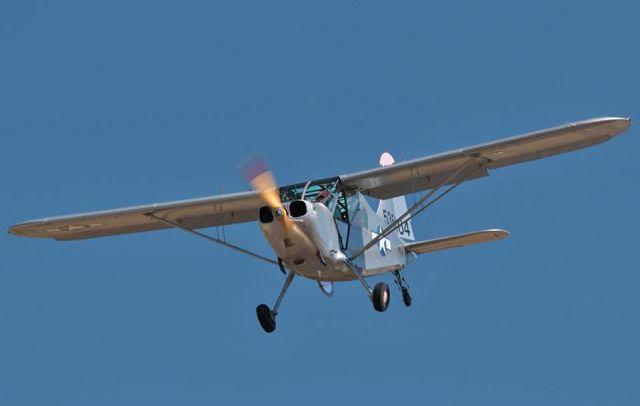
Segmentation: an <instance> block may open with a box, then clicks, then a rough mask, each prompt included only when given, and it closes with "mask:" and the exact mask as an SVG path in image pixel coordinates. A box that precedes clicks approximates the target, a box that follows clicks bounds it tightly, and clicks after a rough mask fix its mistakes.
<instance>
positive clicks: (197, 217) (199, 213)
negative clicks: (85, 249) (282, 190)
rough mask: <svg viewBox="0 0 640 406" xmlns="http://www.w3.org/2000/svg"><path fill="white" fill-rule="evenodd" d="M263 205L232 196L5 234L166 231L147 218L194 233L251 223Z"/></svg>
mask: <svg viewBox="0 0 640 406" xmlns="http://www.w3.org/2000/svg"><path fill="white" fill-rule="evenodd" d="M263 205H264V203H263V202H262V200H261V199H260V196H259V195H258V194H257V193H255V192H245V193H235V194H230V195H223V196H211V197H203V198H199V199H190V200H181V201H176V202H169V203H159V204H150V205H145V206H137V207H129V208H124V209H116V210H106V211H100V212H93V213H86V214H76V215H72V216H62V217H52V218H45V219H41V220H32V221H28V222H26V223H22V224H18V225H15V226H13V227H11V228H10V229H9V232H10V233H12V234H15V235H20V236H24V237H36V238H52V239H56V240H79V239H85V238H95V237H104V236H109V235H117V234H126V233H135V232H141V231H152V230H160V229H163V228H168V227H170V226H169V225H167V224H165V223H163V222H161V221H158V220H157V219H154V218H152V217H150V216H148V214H153V215H154V216H156V217H160V218H163V219H166V220H169V221H172V222H177V223H179V224H181V225H182V226H184V227H186V228H189V229H197V228H203V227H213V226H219V225H226V224H235V223H241V222H245V221H254V220H256V219H257V218H258V210H259V208H260V207H261V206H263Z"/></svg>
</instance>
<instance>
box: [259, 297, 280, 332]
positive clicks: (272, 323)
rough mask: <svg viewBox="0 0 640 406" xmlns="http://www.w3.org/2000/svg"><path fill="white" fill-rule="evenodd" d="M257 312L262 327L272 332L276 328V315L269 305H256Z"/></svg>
mask: <svg viewBox="0 0 640 406" xmlns="http://www.w3.org/2000/svg"><path fill="white" fill-rule="evenodd" d="M256 314H257V315H258V321H259V322H260V325H261V326H262V329H263V330H264V331H265V332H267V333H272V332H273V330H275V329H276V316H275V315H274V314H273V312H272V311H271V309H270V308H269V306H267V305H266V304H261V305H259V306H258V307H256Z"/></svg>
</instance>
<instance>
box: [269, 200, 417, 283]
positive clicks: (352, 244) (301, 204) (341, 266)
mask: <svg viewBox="0 0 640 406" xmlns="http://www.w3.org/2000/svg"><path fill="white" fill-rule="evenodd" d="M354 197H355V198H356V199H358V200H360V204H358V205H357V209H356V210H354V213H350V215H351V218H350V221H349V222H348V223H344V222H341V220H336V218H335V216H334V212H332V211H331V210H330V209H329V208H328V207H327V206H326V205H325V204H323V203H319V202H311V201H308V200H295V201H292V202H287V203H284V205H283V207H282V209H284V210H278V209H273V208H269V207H264V208H263V209H262V210H263V213H264V214H265V215H264V216H261V221H260V229H261V230H262V232H263V234H264V236H265V238H266V239H267V241H268V243H269V245H270V246H271V248H272V249H273V250H274V251H275V253H276V255H277V256H278V257H279V258H280V259H281V260H282V261H283V263H284V264H285V267H286V268H288V269H290V270H292V271H294V272H295V273H296V274H299V275H301V276H304V277H307V278H310V279H314V280H318V281H348V280H354V279H356V275H355V273H354V272H353V268H352V267H356V268H357V269H358V271H359V272H360V273H361V274H362V275H363V276H371V275H376V274H379V273H383V272H388V271H392V270H395V269H400V268H402V267H404V265H405V264H406V258H405V252H404V248H403V246H404V244H403V243H402V242H401V240H400V239H399V238H397V236H396V235H397V233H392V234H390V235H389V237H388V238H385V239H383V240H382V241H381V243H380V244H379V245H378V248H376V247H372V248H371V249H370V250H368V251H367V252H366V253H365V255H363V256H362V257H361V258H359V259H358V260H356V261H353V262H352V261H349V259H348V257H349V254H350V253H351V252H354V251H355V250H357V249H358V248H360V247H362V246H363V245H364V244H366V243H367V242H368V241H370V240H371V239H372V238H374V237H375V235H376V231H375V230H378V231H379V230H380V229H381V228H382V227H383V225H384V219H382V218H380V216H378V215H377V214H376V213H375V212H373V210H371V208H370V207H369V205H368V204H366V202H365V201H364V197H363V196H354ZM265 210H270V213H271V215H269V213H265V212H264V211H265ZM283 216H287V218H286V219H284V218H283ZM339 223H340V226H341V227H340V228H343V229H348V230H347V231H346V232H345V231H344V230H343V231H342V233H341V231H340V229H339V226H338V224H339ZM369 227H373V230H374V231H372V230H370V228H369Z"/></svg>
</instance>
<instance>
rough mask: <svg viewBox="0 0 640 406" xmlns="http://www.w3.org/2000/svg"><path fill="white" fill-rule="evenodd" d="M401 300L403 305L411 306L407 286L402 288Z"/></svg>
mask: <svg viewBox="0 0 640 406" xmlns="http://www.w3.org/2000/svg"><path fill="white" fill-rule="evenodd" d="M402 301H403V302H404V305H405V306H407V307H409V306H411V295H410V294H409V289H407V288H402Z"/></svg>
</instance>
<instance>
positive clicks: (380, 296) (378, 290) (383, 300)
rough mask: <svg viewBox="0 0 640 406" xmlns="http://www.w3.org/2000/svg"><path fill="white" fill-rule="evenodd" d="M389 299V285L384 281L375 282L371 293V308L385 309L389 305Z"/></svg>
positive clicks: (380, 310) (381, 310)
mask: <svg viewBox="0 0 640 406" xmlns="http://www.w3.org/2000/svg"><path fill="white" fill-rule="evenodd" d="M389 299H391V294H390V293H389V285H387V284H386V283H384V282H378V283H376V286H374V287H373V293H372V294H371V301H372V302H373V308H374V309H376V310H377V311H379V312H383V311H385V310H387V307H388V306H389Z"/></svg>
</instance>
